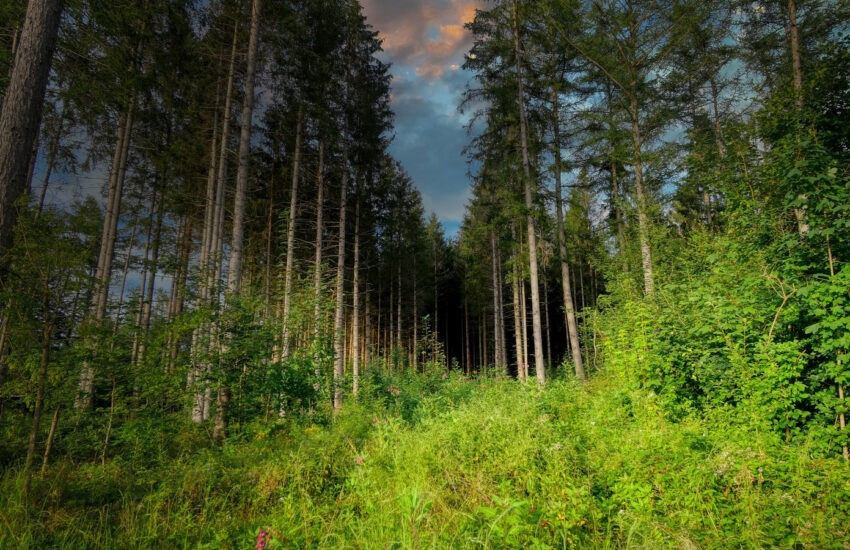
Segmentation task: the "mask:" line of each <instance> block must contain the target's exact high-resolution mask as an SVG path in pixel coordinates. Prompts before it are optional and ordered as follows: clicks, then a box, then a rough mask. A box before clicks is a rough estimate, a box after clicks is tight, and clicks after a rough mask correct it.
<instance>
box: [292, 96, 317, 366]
mask: <svg viewBox="0 0 850 550" xmlns="http://www.w3.org/2000/svg"><path fill="white" fill-rule="evenodd" d="M301 117H302V110H301V107H299V108H298V115H297V120H296V122H295V149H294V153H293V160H292V187H291V191H290V197H289V223H288V224H287V228H286V271H285V272H284V282H283V342H282V345H283V358H284V359H288V358H289V340H290V334H289V315H290V309H291V307H292V272H293V269H294V266H295V219H296V213H297V211H298V177H299V168H300V162H301V128H302V120H301ZM319 210H321V207H319Z"/></svg>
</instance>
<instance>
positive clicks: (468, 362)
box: [463, 298, 472, 376]
mask: <svg viewBox="0 0 850 550" xmlns="http://www.w3.org/2000/svg"><path fill="white" fill-rule="evenodd" d="M463 323H464V344H465V348H466V365H464V370H465V371H466V375H467V376H469V374H470V368H471V366H472V358H471V357H470V349H469V348H470V342H469V302H467V301H466V298H464V300H463Z"/></svg>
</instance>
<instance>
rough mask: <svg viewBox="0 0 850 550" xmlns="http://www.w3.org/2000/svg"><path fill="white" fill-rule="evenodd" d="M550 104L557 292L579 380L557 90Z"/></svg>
mask: <svg viewBox="0 0 850 550" xmlns="http://www.w3.org/2000/svg"><path fill="white" fill-rule="evenodd" d="M552 103H553V105H554V108H553V111H554V113H555V114H554V130H553V134H554V141H555V153H554V154H555V210H556V219H557V220H556V221H557V228H556V229H557V231H558V255H559V256H560V258H559V259H560V264H561V291H562V293H563V296H564V313H565V314H566V317H567V340H568V341H569V343H570V349H571V350H572V356H573V365H574V367H575V373H576V378H578V379H579V380H585V379H586V378H587V376H586V375H585V372H584V363H583V362H582V359H581V344H580V343H579V338H578V323H577V322H576V312H575V310H574V309H573V295H572V289H571V288H570V266H569V264H568V263H567V238H566V235H565V234H564V208H563V204H564V198H563V194H562V192H561V188H562V184H561V125H560V122H559V118H558V109H559V107H558V91H557V90H554V91H553V94H552ZM611 150H612V151H611V152H612V157H611V169H612V181H613V185H614V190H615V192H616V189H617V172H616V166H615V164H614V158H613V145H612V147H611ZM614 208H615V210H616V212H617V224H618V230H620V231H622V227H621V225H620V221H621V220H620V207H619V205H617V204H616V203H615V205H614ZM620 239H621V240H620V247H621V253H622V254H623V255H624V257H625V250H624V249H623V246H624V244H623V243H624V242H625V239H624V237H623V236H622V234H621V235H620ZM547 315H548V313H547ZM547 324H548V321H547Z"/></svg>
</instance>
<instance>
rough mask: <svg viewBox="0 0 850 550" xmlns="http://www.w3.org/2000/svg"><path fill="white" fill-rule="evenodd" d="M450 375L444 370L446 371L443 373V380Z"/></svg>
mask: <svg viewBox="0 0 850 550" xmlns="http://www.w3.org/2000/svg"><path fill="white" fill-rule="evenodd" d="M448 377H449V373H447V372H444V373H443V380H445V379H446V378H448Z"/></svg>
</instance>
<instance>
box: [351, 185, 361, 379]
mask: <svg viewBox="0 0 850 550" xmlns="http://www.w3.org/2000/svg"><path fill="white" fill-rule="evenodd" d="M352 282H353V285H352V286H353V287H354V288H353V289H352V291H351V296H352V310H353V318H352V327H351V332H352V334H351V340H352V347H353V349H352V355H353V357H352V362H351V374H352V376H353V378H354V383H353V385H352V393H353V394H354V395H357V392H358V391H359V390H360V192H359V190H358V192H357V197H356V198H355V203H354V275H353V281H352Z"/></svg>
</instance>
